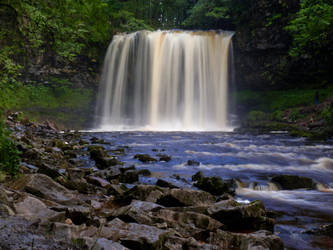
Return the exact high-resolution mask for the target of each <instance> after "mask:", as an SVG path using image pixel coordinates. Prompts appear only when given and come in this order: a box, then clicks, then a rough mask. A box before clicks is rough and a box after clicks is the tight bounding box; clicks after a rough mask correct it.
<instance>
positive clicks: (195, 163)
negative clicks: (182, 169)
mask: <svg viewBox="0 0 333 250" xmlns="http://www.w3.org/2000/svg"><path fill="white" fill-rule="evenodd" d="M186 165H187V166H199V165H200V162H198V161H195V160H188V161H187V162H186Z"/></svg>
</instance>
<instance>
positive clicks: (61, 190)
mask: <svg viewBox="0 0 333 250" xmlns="http://www.w3.org/2000/svg"><path fill="white" fill-rule="evenodd" d="M10 187H11V188H13V189H16V190H21V191H26V192H28V193H31V194H33V195H36V196H38V197H41V198H44V199H47V200H51V201H55V202H58V203H61V204H70V203H75V202H77V199H76V195H75V194H74V193H73V192H71V191H69V190H68V189H66V188H65V187H64V186H62V185H60V184H59V183H56V182H55V181H53V180H52V179H51V178H50V177H48V176H46V175H43V174H32V175H24V176H22V177H21V178H19V179H17V180H16V181H15V182H13V183H12V184H11V185H10Z"/></svg>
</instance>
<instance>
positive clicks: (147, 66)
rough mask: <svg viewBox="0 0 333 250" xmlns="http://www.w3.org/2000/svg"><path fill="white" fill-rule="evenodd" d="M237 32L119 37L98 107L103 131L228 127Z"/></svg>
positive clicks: (111, 48) (110, 51) (107, 63)
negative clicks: (234, 44)
mask: <svg viewBox="0 0 333 250" xmlns="http://www.w3.org/2000/svg"><path fill="white" fill-rule="evenodd" d="M232 36H233V33H232V32H226V31H207V32H204V31H197V32H194V31H155V32H150V31H139V32H135V33H132V34H120V35H116V36H114V38H113V40H112V42H111V44H110V46H109V48H108V50H107V54H106V57H105V62H104V68H103V74H102V79H101V84H100V90H99V95H98V105H97V126H98V128H99V129H101V130H132V129H138V130H140V129H148V130H162V131H175V130H177V131H184V130H185V131H186V130H188V131H203V130H204V131H206V130H207V131H209V130H210V131H212V130H215V131H223V130H228V94H227V93H228V74H229V71H230V70H231V67H229V64H230V57H231V52H230V51H231V50H232Z"/></svg>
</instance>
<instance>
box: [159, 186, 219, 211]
mask: <svg viewBox="0 0 333 250" xmlns="http://www.w3.org/2000/svg"><path fill="white" fill-rule="evenodd" d="M215 201H216V199H215V197H214V196H212V195H211V194H209V193H207V192H205V191H199V190H192V189H187V188H184V189H177V188H174V189H171V190H170V191H169V192H166V193H165V194H164V195H163V196H162V197H161V198H160V199H158V200H157V201H156V203H158V204H160V205H163V206H166V207H182V206H200V205H210V204H214V203H215Z"/></svg>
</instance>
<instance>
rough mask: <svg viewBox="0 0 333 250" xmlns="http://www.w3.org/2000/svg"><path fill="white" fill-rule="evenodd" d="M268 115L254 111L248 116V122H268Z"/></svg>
mask: <svg viewBox="0 0 333 250" xmlns="http://www.w3.org/2000/svg"><path fill="white" fill-rule="evenodd" d="M266 118H267V114H265V113H264V112H262V111H258V110H253V111H251V112H250V113H249V114H248V115H247V120H248V121H250V122H255V121H263V120H266Z"/></svg>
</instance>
